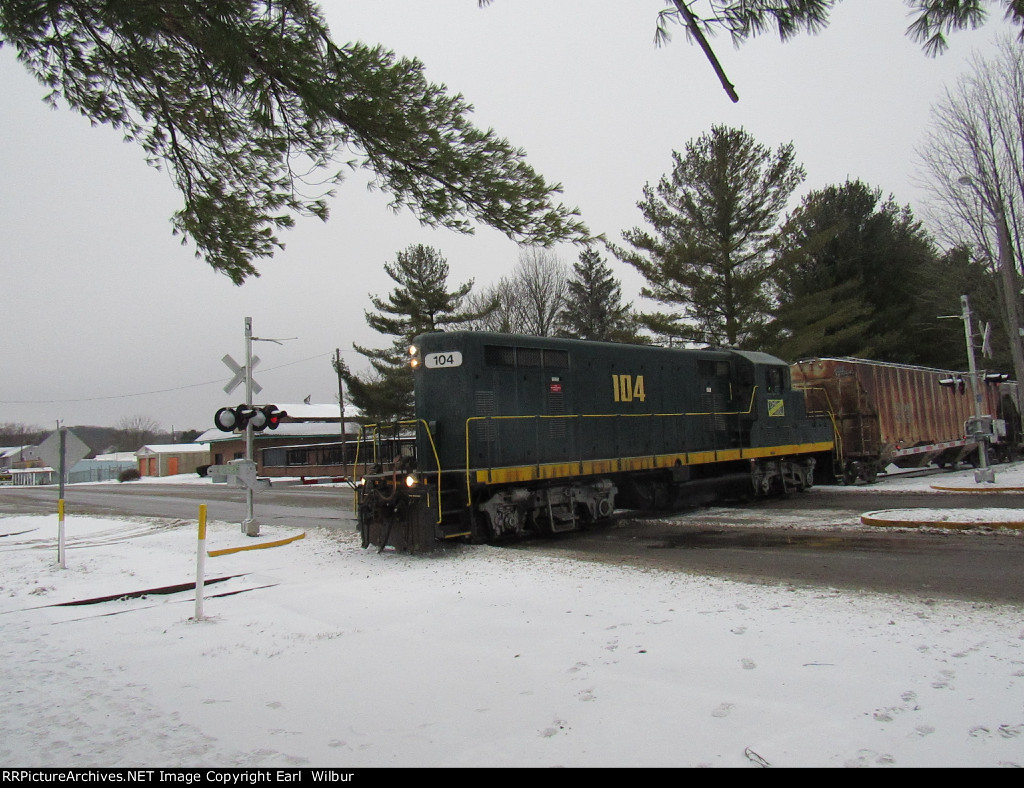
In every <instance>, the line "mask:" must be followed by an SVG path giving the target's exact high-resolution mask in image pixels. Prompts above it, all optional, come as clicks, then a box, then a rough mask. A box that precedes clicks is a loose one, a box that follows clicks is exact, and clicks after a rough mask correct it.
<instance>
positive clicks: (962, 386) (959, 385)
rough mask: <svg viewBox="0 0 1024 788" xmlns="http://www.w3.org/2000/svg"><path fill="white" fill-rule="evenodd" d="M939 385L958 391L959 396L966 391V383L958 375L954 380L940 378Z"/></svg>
mask: <svg viewBox="0 0 1024 788" xmlns="http://www.w3.org/2000/svg"><path fill="white" fill-rule="evenodd" d="M939 385H940V386H948V387H949V388H951V389H953V391H959V392H960V393H961V394H963V393H964V392H965V391H967V381H966V380H964V379H963V378H962V377H960V376H959V375H958V376H957V377H955V378H942V379H941V380H939Z"/></svg>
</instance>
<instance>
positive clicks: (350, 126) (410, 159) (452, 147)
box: [0, 0, 587, 284]
mask: <svg viewBox="0 0 1024 788" xmlns="http://www.w3.org/2000/svg"><path fill="white" fill-rule="evenodd" d="M3 44H8V45H10V46H13V47H14V49H15V50H16V51H17V53H18V58H19V60H21V62H22V63H23V64H24V65H25V67H26V68H27V69H28V70H29V71H30V72H31V73H32V74H33V75H35V76H36V77H37V78H38V79H39V81H40V82H41V83H42V84H43V85H45V86H46V87H47V88H48V89H50V90H51V93H50V95H49V100H50V101H51V102H52V103H54V104H56V99H57V97H61V98H63V99H64V100H65V101H66V102H67V103H68V104H69V105H70V106H71V107H72V108H73V109H76V110H78V111H79V112H81V113H82V114H83V115H85V116H87V117H88V118H89V119H90V120H92V121H93V122H94V123H97V124H110V125H112V126H114V127H115V128H118V129H120V130H121V131H122V132H123V133H124V134H125V136H126V137H127V138H128V139H130V140H134V141H136V142H138V143H139V144H140V145H141V146H142V149H143V151H144V152H145V155H146V158H147V160H148V161H149V162H150V163H152V164H153V165H155V166H158V167H162V168H166V170H167V171H168V172H169V173H170V175H171V177H172V178H173V180H174V182H175V185H176V186H177V188H178V190H179V191H180V192H181V195H182V198H183V202H184V205H183V207H182V209H181V210H180V211H178V212H177V213H176V214H175V215H174V219H173V226H174V230H175V232H177V233H180V234H181V235H182V236H183V237H184V239H191V240H192V241H193V242H194V243H195V244H196V248H197V255H199V256H203V257H205V258H206V261H207V262H208V263H209V264H210V265H211V266H213V268H215V269H216V270H218V271H222V272H223V273H225V274H227V275H228V276H229V277H230V278H231V279H232V280H233V281H234V282H235V283H236V284H238V283H241V282H242V281H244V280H245V279H246V278H247V277H249V276H254V275H257V271H256V267H255V265H254V261H256V260H258V259H260V258H265V257H269V256H271V255H272V254H273V253H274V252H275V250H276V249H277V248H279V247H280V246H281V245H282V244H281V242H280V240H279V238H278V236H277V233H278V231H280V230H281V229H282V228H287V227H290V226H291V225H292V223H293V221H294V219H293V215H294V214H298V215H313V216H317V217H320V218H321V219H326V217H327V210H328V209H327V198H328V197H329V196H330V191H329V189H330V188H331V186H333V185H334V184H336V183H337V182H339V181H340V180H341V176H342V173H343V172H344V171H345V170H346V169H347V168H348V167H349V166H360V167H365V168H367V169H369V170H371V171H372V172H373V173H374V185H375V186H376V187H378V188H380V189H382V190H383V191H385V192H387V193H389V194H390V195H391V196H392V198H393V202H392V205H393V207H396V208H397V207H404V208H408V209H410V210H412V211H413V213H414V214H415V215H416V216H417V218H418V219H420V221H422V222H423V223H424V224H427V225H429V226H443V227H448V228H451V229H455V230H458V231H460V232H471V231H472V224H471V222H472V221H476V222H482V223H484V224H488V225H490V226H492V227H495V228H497V229H498V230H500V231H501V232H503V233H505V234H506V235H508V236H509V237H511V238H513V239H514V240H516V241H519V242H521V243H531V244H541V245H543V244H548V243H552V242H554V241H557V240H562V239H573V240H581V239H583V238H586V237H587V233H586V229H585V228H584V227H583V225H582V223H581V222H579V221H578V218H577V217H576V214H575V211H571V210H568V209H566V208H565V207H564V206H562V205H558V204H555V203H554V202H553V197H554V195H555V194H557V192H558V191H559V187H558V186H557V185H552V184H549V183H547V182H545V181H544V179H543V178H541V177H540V176H539V175H538V174H537V173H536V172H534V171H533V169H532V168H530V167H529V166H528V165H527V164H526V163H525V161H524V156H523V153H522V151H521V150H519V149H517V148H515V147H513V146H512V145H511V144H509V143H508V142H507V141H506V140H504V139H501V138H500V137H497V136H496V135H495V134H494V132H492V131H481V130H479V129H477V128H475V127H474V126H473V125H472V124H471V123H470V122H469V120H468V117H469V114H470V112H471V107H470V105H469V104H468V103H467V102H466V101H465V100H464V99H463V98H462V97H461V96H459V95H453V94H449V93H448V92H447V89H446V88H445V87H443V86H439V85H434V84H431V83H429V82H428V81H427V80H426V78H425V77H424V75H423V65H422V64H421V63H420V62H418V61H416V60H410V59H405V58H396V57H395V55H394V54H393V53H392V52H389V51H387V50H385V49H383V48H381V47H379V46H367V45H364V44H360V43H353V44H345V45H344V46H339V45H337V44H335V43H334V42H333V40H332V39H331V36H330V32H329V31H328V29H327V25H326V23H325V22H324V19H323V16H322V14H321V12H320V11H319V9H318V7H317V6H316V4H315V3H313V2H311V0H289V1H288V2H277V1H276V0H230V1H229V0H162V1H161V2H158V3H157V2H142V0H104V1H103V2H96V1H95V0H51V1H49V2H45V3H44V2H24V1H23V0H0V45H3ZM353 151H355V152H356V153H354V154H353V153H352V152H353ZM342 157H343V158H344V159H351V161H347V162H346V161H341V162H338V161H336V160H337V159H339V158H342ZM353 157H354V158H353ZM303 170H306V171H308V172H307V174H306V175H305V176H303V174H302V171H303ZM324 183H326V184H327V187H326V188H327V191H326V192H325V191H324V190H323V188H322V187H321V185H322V184H324ZM307 192H310V193H311V194H307Z"/></svg>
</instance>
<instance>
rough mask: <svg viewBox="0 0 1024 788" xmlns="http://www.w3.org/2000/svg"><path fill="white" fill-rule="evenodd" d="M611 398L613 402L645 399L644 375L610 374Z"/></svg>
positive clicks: (641, 400)
mask: <svg viewBox="0 0 1024 788" xmlns="http://www.w3.org/2000/svg"><path fill="white" fill-rule="evenodd" d="M612 399H613V400H614V401H615V402H632V401H633V400H637V401H639V402H644V401H645V400H646V399H647V392H646V390H645V389H644V376H643V375H636V376H635V377H634V376H633V375H612Z"/></svg>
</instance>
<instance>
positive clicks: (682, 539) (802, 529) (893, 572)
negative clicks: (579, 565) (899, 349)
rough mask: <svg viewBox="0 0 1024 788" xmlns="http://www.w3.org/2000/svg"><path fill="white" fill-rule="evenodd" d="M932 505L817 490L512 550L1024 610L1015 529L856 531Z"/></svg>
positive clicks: (960, 502)
mask: <svg viewBox="0 0 1024 788" xmlns="http://www.w3.org/2000/svg"><path fill="white" fill-rule="evenodd" d="M941 501H942V507H943V508H963V509H973V508H979V507H985V508H987V507H995V508H1021V507H1022V506H1024V495H1022V494H1020V493H1003V494H998V493H989V494H985V495H983V496H979V495H969V494H964V495H957V494H949V495H946V494H943V496H942V498H941ZM935 505H936V499H935V497H934V496H933V495H931V494H929V493H927V492H923V493H871V492H866V491H863V490H848V489H844V488H841V487H840V488H835V487H817V488H815V489H813V490H811V491H810V492H808V493H806V494H800V495H794V496H792V497H790V498H786V499H781V500H774V501H765V502H761V503H760V504H754V505H751V506H742V507H740V506H737V507H716V508H714V509H699V510H694V511H691V512H687V513H683V514H680V515H676V516H673V517H668V518H666V517H649V518H638V517H633V516H628V515H627V516H621V517H619V518H618V519H616V521H615V522H614V523H613V524H611V525H610V526H608V527H605V528H598V529H595V530H593V531H590V532H587V533H583V534H574V535H571V536H568V535H567V536H564V537H560V538H557V539H553V540H531V541H529V542H524V543H522V544H520V545H518V546H516V547H515V549H520V550H528V551H537V552H542V553H545V554H550V555H561V556H569V557H572V558H576V559H584V560H595V561H603V562H610V563H616V564H622V565H631V566H641V567H648V568H657V569H668V570H673V571H685V572H694V573H698V574H709V575H717V576H721V577H728V578H732V579H737V580H743V581H754V582H771V583H778V582H783V583H791V584H794V585H814V586H826V587H834V588H844V589H857V590H868V591H881V592H886V593H903V594H914V595H923V596H927V597H937V598H938V597H945V598H957V599H971V600H978V601H985V602H999V603H1012V604H1024V533H1021V532H1020V531H989V532H979V531H970V532H964V531H956V530H949V531H941V530H939V531H934V530H931V529H929V530H925V531H922V530H911V529H886V528H869V527H866V526H863V527H860V526H858V524H859V522H860V514H861V513H863V512H866V511H871V510H874V509H891V508H920V507H930V506H935ZM1022 514H1024V511H1022ZM787 520H788V521H791V522H790V523H787ZM794 526H798V527H794Z"/></svg>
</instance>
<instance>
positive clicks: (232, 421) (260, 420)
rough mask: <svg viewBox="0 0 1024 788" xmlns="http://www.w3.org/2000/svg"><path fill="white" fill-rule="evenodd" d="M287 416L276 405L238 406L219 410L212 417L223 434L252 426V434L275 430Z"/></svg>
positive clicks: (285, 412) (286, 413)
mask: <svg viewBox="0 0 1024 788" xmlns="http://www.w3.org/2000/svg"><path fill="white" fill-rule="evenodd" d="M287 415H288V412H287V411H283V410H280V409H279V408H278V407H277V405H262V406H260V407H253V406H251V405H238V406H236V407H234V408H221V409H220V410H218V411H217V412H216V413H215V414H214V416H213V423H214V426H216V427H217V429H219V430H222V431H223V432H241V431H243V430H244V429H245V428H246V427H247V426H249V425H252V428H253V431H254V432H263V430H266V429H271V430H276V429H277V427H278V425H280V423H281V421H282V420H283V419H284V418H285V417H286V416H287Z"/></svg>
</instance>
